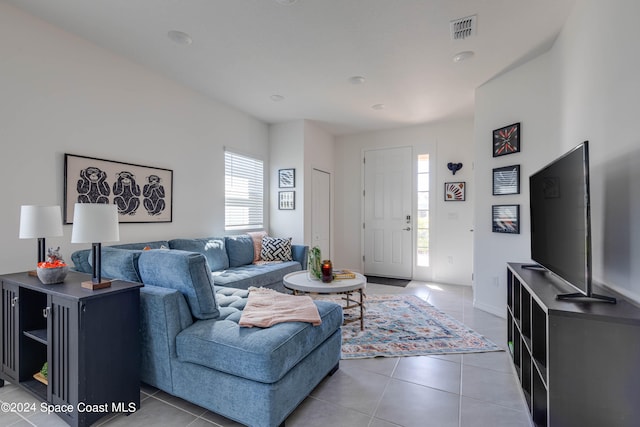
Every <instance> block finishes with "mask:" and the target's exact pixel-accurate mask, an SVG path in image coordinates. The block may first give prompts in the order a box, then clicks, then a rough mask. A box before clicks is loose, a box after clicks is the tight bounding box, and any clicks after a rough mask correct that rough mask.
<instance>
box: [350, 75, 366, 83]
mask: <svg viewBox="0 0 640 427" xmlns="http://www.w3.org/2000/svg"><path fill="white" fill-rule="evenodd" d="M364 82H365V78H364V77H362V76H353V77H349V83H351V84H353V85H361V84H362V83H364Z"/></svg>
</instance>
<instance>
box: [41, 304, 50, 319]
mask: <svg viewBox="0 0 640 427" xmlns="http://www.w3.org/2000/svg"><path fill="white" fill-rule="evenodd" d="M50 312H51V307H45V308H43V309H42V317H44V318H47V317H49V313H50Z"/></svg>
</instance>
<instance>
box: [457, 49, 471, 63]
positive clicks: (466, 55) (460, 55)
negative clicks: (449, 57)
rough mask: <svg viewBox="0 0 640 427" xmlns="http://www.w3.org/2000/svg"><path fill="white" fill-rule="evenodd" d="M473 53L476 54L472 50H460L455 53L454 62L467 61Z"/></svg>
mask: <svg viewBox="0 0 640 427" xmlns="http://www.w3.org/2000/svg"><path fill="white" fill-rule="evenodd" d="M473 55H475V54H474V53H473V52H472V51H470V50H465V51H464V52H458V53H456V54H455V55H453V62H462V61H466V60H467V59H469V58H471V57H472V56H473Z"/></svg>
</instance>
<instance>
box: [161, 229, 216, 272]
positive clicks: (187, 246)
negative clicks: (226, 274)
mask: <svg viewBox="0 0 640 427" xmlns="http://www.w3.org/2000/svg"><path fill="white" fill-rule="evenodd" d="M224 240H225V239H224V237H206V238H203V239H173V240H169V247H170V248H171V249H178V250H180V251H189V252H198V253H201V254H202V255H204V256H205V257H206V258H207V262H208V263H209V268H211V271H216V270H224V269H225V268H229V257H228V256H227V251H226V249H225V245H224Z"/></svg>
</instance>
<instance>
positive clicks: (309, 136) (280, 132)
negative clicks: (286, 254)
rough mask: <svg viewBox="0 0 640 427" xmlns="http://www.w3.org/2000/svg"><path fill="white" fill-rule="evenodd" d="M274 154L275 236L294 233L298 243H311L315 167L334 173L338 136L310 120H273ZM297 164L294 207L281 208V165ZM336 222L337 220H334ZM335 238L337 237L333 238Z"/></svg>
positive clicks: (272, 214)
mask: <svg viewBox="0 0 640 427" xmlns="http://www.w3.org/2000/svg"><path fill="white" fill-rule="evenodd" d="M269 142H270V158H271V162H270V163H271V170H272V172H271V175H272V176H271V208H270V213H271V222H270V230H269V231H270V233H271V235H274V236H280V237H292V242H293V243H294V244H305V245H311V242H312V237H311V214H312V213H311V210H312V204H311V202H312V200H311V197H312V195H311V185H312V178H311V174H312V170H313V168H317V169H320V170H323V171H325V172H329V173H333V157H334V156H333V145H334V138H333V136H332V135H330V134H329V133H327V132H325V131H324V130H323V129H322V128H321V127H320V126H318V125H317V124H315V123H314V122H312V121H309V120H295V121H291V122H286V123H278V124H273V125H271V126H270V128H269ZM288 168H295V170H296V186H295V188H290V189H286V190H293V191H295V192H296V194H295V198H296V199H295V202H296V205H295V206H296V207H295V209H294V210H279V209H278V191H282V190H285V189H282V188H278V169H288ZM332 223H333V221H332ZM331 240H333V238H332V239H331Z"/></svg>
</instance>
